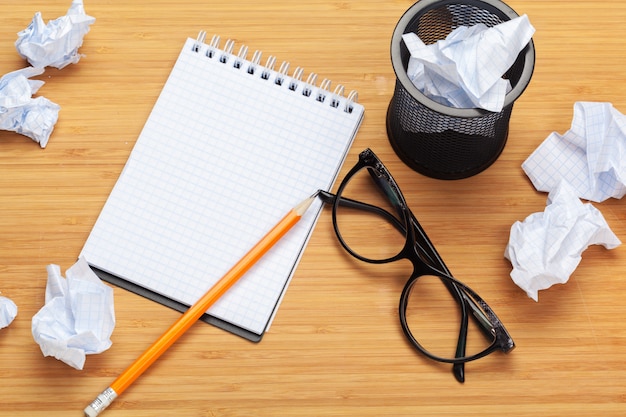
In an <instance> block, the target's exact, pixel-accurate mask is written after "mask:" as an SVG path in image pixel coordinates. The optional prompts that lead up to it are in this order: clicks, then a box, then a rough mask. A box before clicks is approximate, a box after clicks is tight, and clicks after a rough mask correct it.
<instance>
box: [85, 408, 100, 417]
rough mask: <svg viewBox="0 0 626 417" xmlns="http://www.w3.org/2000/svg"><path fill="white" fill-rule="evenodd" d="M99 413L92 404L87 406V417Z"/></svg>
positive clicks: (93, 416) (92, 416)
mask: <svg viewBox="0 0 626 417" xmlns="http://www.w3.org/2000/svg"><path fill="white" fill-rule="evenodd" d="M97 415H98V412H97V411H96V410H95V409H94V408H93V407H92V406H91V405H88V406H87V408H85V416H86V417H96V416H97Z"/></svg>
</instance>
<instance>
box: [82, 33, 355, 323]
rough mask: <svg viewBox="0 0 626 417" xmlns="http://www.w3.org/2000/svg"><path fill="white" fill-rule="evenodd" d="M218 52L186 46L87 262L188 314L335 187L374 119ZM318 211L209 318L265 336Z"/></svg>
mask: <svg viewBox="0 0 626 417" xmlns="http://www.w3.org/2000/svg"><path fill="white" fill-rule="evenodd" d="M196 46H198V47H197V48H196ZM209 51H212V47H211V46H209V45H206V44H198V43H197V41H195V40H193V39H191V38H190V39H187V41H186V43H185V45H184V47H183V49H182V51H181V53H180V55H179V57H178V60H177V61H176V64H175V65H174V68H173V69H172V72H171V74H170V76H169V78H168V80H167V82H166V84H165V86H164V88H163V90H162V92H161V95H160V96H159V98H158V100H157V102H156V104H155V106H154V108H153V110H152V113H151V114H150V116H149V118H148V120H147V122H146V124H145V126H144V128H143V130H142V132H141V134H140V136H139V138H138V140H137V143H136V144H135V147H134V148H133V151H132V153H131V155H130V157H129V160H128V162H127V164H126V166H125V168H124V170H123V172H122V174H121V176H120V178H119V179H118V181H117V183H116V185H115V187H114V189H113V191H112V192H111V195H110V196H109V198H108V200H107V202H106V204H105V206H104V208H103V210H102V212H101V214H100V216H99V218H98V220H97V222H96V224H95V226H94V228H93V230H92V231H91V234H90V235H89V237H88V239H87V241H86V243H85V246H84V248H83V250H82V253H81V256H83V257H84V258H85V259H86V260H87V262H88V263H89V264H90V265H91V266H93V267H95V268H98V269H101V270H103V271H105V272H108V273H110V274H113V275H115V276H117V277H120V278H122V279H124V280H126V281H129V282H131V283H134V284H138V285H139V286H141V287H144V288H147V289H149V290H151V291H154V292H155V293H158V294H161V295H164V296H166V297H168V298H171V299H173V300H176V301H178V302H181V303H183V304H186V305H191V304H193V303H194V302H195V301H196V300H197V299H198V298H199V297H200V296H202V294H204V293H205V292H206V291H207V290H208V289H209V288H210V287H211V286H212V285H213V284H214V283H215V282H216V281H217V280H219V279H220V278H221V277H222V276H223V275H224V274H225V273H226V272H227V271H228V270H229V269H230V268H231V267H232V266H233V265H234V264H235V263H236V262H237V261H238V260H239V259H240V258H241V257H242V256H243V255H244V254H245V253H246V252H247V251H248V250H249V249H250V248H251V247H252V246H253V245H254V244H255V243H256V242H257V241H259V240H260V238H261V237H262V236H263V235H264V234H265V233H266V232H267V231H269V229H270V228H271V227H272V226H274V225H275V224H276V223H277V222H278V221H279V220H280V219H281V218H282V217H283V216H284V215H285V214H286V213H287V211H289V209H291V208H292V207H293V206H294V205H296V204H297V203H299V202H300V201H302V200H303V199H305V198H306V197H308V196H309V195H311V194H312V193H314V192H315V191H316V190H318V189H327V190H328V189H330V188H331V187H332V184H333V182H334V181H335V179H336V177H337V174H338V171H339V169H340V167H341V165H342V163H343V161H344V159H345V157H346V153H347V151H348V149H349V147H350V145H351V143H352V140H353V139H354V136H355V135H356V132H357V130H358V128H359V126H360V122H361V119H362V117H363V111H364V109H363V107H362V106H361V105H359V104H358V103H352V104H350V103H349V102H348V101H347V99H345V98H344V97H343V96H334V95H333V94H332V93H325V94H326V95H327V97H326V99H325V100H324V101H323V102H319V101H318V100H316V97H317V92H318V90H319V89H318V88H317V87H314V86H310V85H309V86H308V87H309V88H312V89H313V92H312V94H311V95H310V96H307V95H305V94H303V91H304V88H305V83H303V82H301V81H300V82H298V83H297V88H295V90H292V89H290V88H289V85H290V84H291V81H297V80H295V79H292V78H291V77H289V76H284V78H285V80H284V81H283V82H282V84H281V85H278V84H277V83H276V79H277V77H280V76H281V75H280V74H278V73H277V72H276V71H273V70H269V71H268V72H269V74H270V76H269V77H268V79H264V78H262V76H261V74H262V71H261V70H262V67H259V66H257V67H256V70H255V71H248V69H249V68H250V65H252V64H251V62H250V61H247V60H241V59H239V58H237V57H236V56H235V55H231V54H229V53H226V52H224V51H222V50H219V49H216V50H215V51H213V52H214V53H213V54H212V57H209V56H208V55H207V52H209ZM222 57H223V59H222ZM222 61H225V62H222ZM235 61H240V62H241V65H239V67H237V66H236V65H235ZM250 72H253V73H252V74H251V73H250ZM320 91H321V90H320ZM333 98H335V99H338V100H339V104H338V106H337V107H333V106H331V104H330V103H331V101H332V99H333ZM349 105H350V106H351V108H352V111H350V112H348V111H345V108H346V107H347V106H349ZM320 210H321V203H320V202H316V203H315V205H314V207H313V208H312V209H310V210H309V211H308V212H307V213H306V214H305V216H304V217H303V218H302V220H301V221H300V222H299V223H298V224H297V225H296V226H295V227H294V229H292V230H291V231H290V232H289V233H288V234H287V236H285V238H283V239H282V240H281V241H280V242H279V243H278V244H277V245H276V246H275V247H274V248H273V249H272V250H271V251H270V252H269V253H268V254H267V255H266V256H265V257H264V258H263V259H261V260H260V261H259V262H258V263H257V264H256V265H255V266H253V268H252V269H251V270H250V271H249V272H248V273H247V274H246V276H245V277H243V278H242V279H241V280H239V282H237V283H236V284H235V285H234V287H233V288H231V290H229V291H228V292H227V293H226V294H225V295H224V296H223V297H222V298H221V299H220V300H219V301H218V302H217V303H216V304H214V306H213V307H212V308H211V309H210V310H209V311H208V313H209V314H211V315H212V316H214V317H217V318H219V319H221V320H224V321H226V322H229V323H232V324H234V325H235V326H238V327H241V328H243V329H246V330H248V331H250V332H253V333H255V334H259V335H260V334H262V333H263V332H264V331H265V330H266V329H267V327H268V326H269V323H270V322H271V319H272V318H273V315H274V313H275V311H276V309H277V307H278V304H279V303H280V300H281V298H282V295H283V294H284V291H285V290H286V287H287V285H288V283H289V280H290V279H291V276H292V274H293V272H294V269H295V267H296V265H297V263H298V261H299V259H300V256H301V254H302V251H303V249H304V247H305V246H306V242H307V241H308V238H309V235H310V233H311V231H312V229H313V226H314V224H315V221H316V219H317V217H318V216H319V213H320Z"/></svg>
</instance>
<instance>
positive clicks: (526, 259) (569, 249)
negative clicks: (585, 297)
mask: <svg viewBox="0 0 626 417" xmlns="http://www.w3.org/2000/svg"><path fill="white" fill-rule="evenodd" d="M620 244H621V242H620V240H619V239H618V238H617V236H615V234H614V233H613V232H612V231H611V229H610V228H609V225H608V224H607V222H606V220H605V219H604V217H603V216H602V213H600V211H599V210H598V209H597V208H595V207H594V206H592V205H591V204H590V203H587V204H583V202H582V201H581V200H580V199H579V198H578V197H577V196H576V193H575V192H574V189H573V188H572V186H571V185H569V184H568V183H567V182H566V181H562V182H560V183H559V184H558V185H557V187H556V188H554V189H553V190H552V191H551V192H550V194H549V195H548V201H547V205H546V208H545V210H544V212H543V213H534V214H531V215H530V216H528V217H527V218H526V219H525V220H524V221H523V222H519V221H518V222H515V223H514V224H513V226H512V227H511V234H510V238H509V243H508V245H507V246H506V249H505V251H504V257H505V258H507V259H509V260H510V261H511V264H512V265H513V270H512V272H511V278H512V279H513V281H514V282H515V283H516V284H517V285H518V286H519V287H520V288H522V289H523V290H524V291H526V294H528V296H529V297H530V298H532V299H533V300H535V301H537V300H538V291H539V290H544V289H546V288H549V287H551V286H552V285H553V284H564V283H565V282H567V281H568V280H569V277H570V275H571V274H572V273H573V272H574V270H575V269H576V267H577V266H578V264H579V263H580V261H581V259H582V253H583V251H584V250H585V249H587V247H588V246H589V245H602V246H604V247H605V248H607V249H613V248H615V247H617V246H619V245H620Z"/></svg>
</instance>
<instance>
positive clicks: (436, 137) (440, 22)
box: [387, 0, 535, 180]
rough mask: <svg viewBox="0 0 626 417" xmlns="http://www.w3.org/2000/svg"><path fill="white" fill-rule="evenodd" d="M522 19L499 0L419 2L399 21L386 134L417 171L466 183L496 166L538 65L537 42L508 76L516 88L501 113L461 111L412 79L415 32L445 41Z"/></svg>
mask: <svg viewBox="0 0 626 417" xmlns="http://www.w3.org/2000/svg"><path fill="white" fill-rule="evenodd" d="M515 17H518V14H517V13H515V11H514V10H513V9H511V8H510V7H508V6H507V5H506V4H504V3H502V2H501V1H499V0H462V1H458V0H457V1H453V0H420V1H418V2H417V3H415V4H414V5H413V6H411V8H409V9H408V10H407V11H406V12H405V14H404V15H403V16H402V18H401V19H400V20H399V22H398V24H397V26H396V28H395V30H394V32H393V37H392V40H391V62H392V64H393V69H394V72H395V74H396V87H395V91H394V94H393V98H392V99H391V102H390V104H389V109H388V111H387V135H388V137H389V141H390V142H391V145H392V146H393V148H394V150H395V152H396V153H397V154H398V156H399V157H400V159H402V161H404V163H406V164H407V165H408V166H409V167H411V168H412V169H414V170H416V171H417V172H419V173H421V174H424V175H426V176H429V177H433V178H439V179H447V180H453V179H461V178H467V177H470V176H472V175H475V174H478V173H479V172H481V171H483V170H485V169H486V168H487V167H489V166H490V165H491V164H493V163H494V162H495V161H496V159H497V158H498V156H500V153H501V152H502V150H503V149H504V145H505V143H506V140H507V137H508V131H509V119H510V117H511V111H512V110H513V103H514V101H515V100H516V99H517V98H518V97H519V96H520V95H521V94H522V92H523V91H524V90H525V89H526V86H527V85H528V83H529V82H530V78H531V76H532V73H533V69H534V66H535V49H534V45H533V42H532V40H531V41H530V42H529V43H528V45H526V47H525V48H524V49H523V50H522V51H521V52H520V53H519V55H518V57H517V60H516V61H515V63H514V64H513V65H512V66H511V68H509V70H508V71H507V73H506V74H505V75H504V77H505V78H508V79H509V81H510V83H511V87H512V89H511V91H510V92H509V93H508V94H507V95H506V98H505V101H504V107H503V109H502V111H500V112H490V111H487V110H483V109H477V108H471V109H458V108H452V107H448V106H445V105H442V104H439V103H437V102H435V101H433V100H431V99H430V98H428V97H426V96H425V95H424V94H422V92H421V91H419V90H418V89H417V87H415V85H414V84H413V82H412V81H411V80H410V79H409V77H408V75H407V67H408V62H409V58H410V53H409V51H408V49H407V47H406V45H405V44H404V41H403V40H402V35H403V34H405V33H411V32H413V33H416V34H417V35H418V36H419V37H420V39H421V40H422V41H423V42H424V43H426V44H431V43H435V42H437V41H438V40H440V39H444V38H445V37H446V36H447V35H448V34H449V33H450V32H451V31H453V30H454V29H456V28H457V27H459V26H473V25H476V24H479V23H483V24H485V25H486V26H488V27H492V26H495V25H497V24H499V23H502V22H504V21H506V20H510V19H513V18H515Z"/></svg>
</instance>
